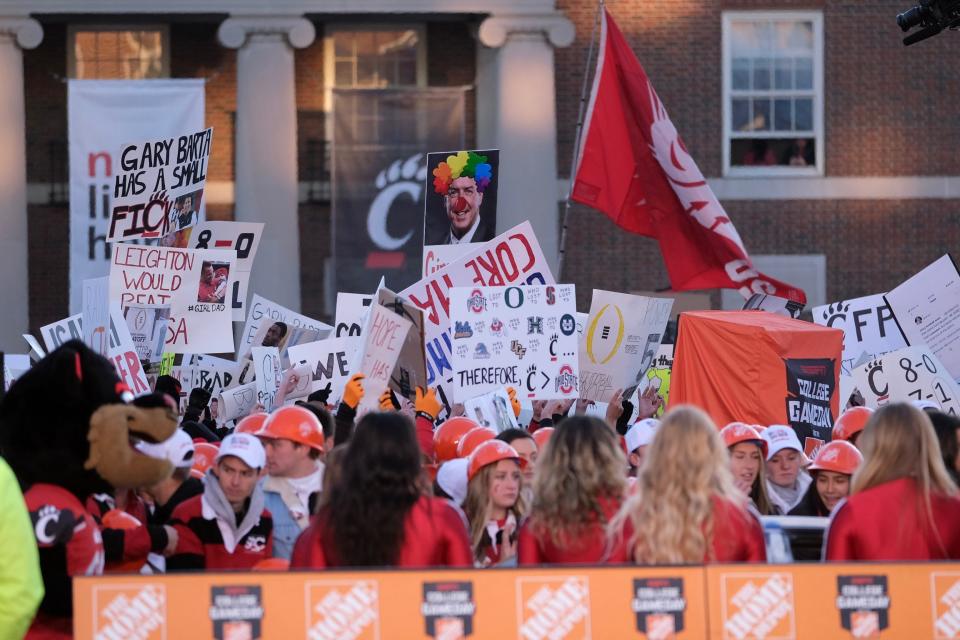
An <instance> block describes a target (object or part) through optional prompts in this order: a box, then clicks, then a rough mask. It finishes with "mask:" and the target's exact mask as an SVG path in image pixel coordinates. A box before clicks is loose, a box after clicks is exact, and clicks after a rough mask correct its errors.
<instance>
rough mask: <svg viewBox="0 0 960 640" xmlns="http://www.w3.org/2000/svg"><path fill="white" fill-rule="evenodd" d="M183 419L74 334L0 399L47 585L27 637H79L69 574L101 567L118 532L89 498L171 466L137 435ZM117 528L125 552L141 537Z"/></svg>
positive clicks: (157, 476) (6, 451)
mask: <svg viewBox="0 0 960 640" xmlns="http://www.w3.org/2000/svg"><path fill="white" fill-rule="evenodd" d="M176 428H177V418H176V414H175V413H174V411H173V407H172V406H171V403H170V402H168V401H167V400H166V399H164V398H163V397H161V396H159V395H148V396H143V397H141V398H138V399H137V400H136V401H134V400H133V394H132V393H131V392H130V390H129V389H128V388H127V387H126V385H125V384H123V383H122V382H121V381H120V380H119V378H118V377H117V374H116V371H115V370H114V368H113V365H111V364H110V362H109V361H108V360H107V359H105V358H103V357H101V356H99V355H98V354H96V353H95V352H93V351H92V350H90V349H89V348H88V347H87V346H86V345H84V344H83V343H82V342H79V341H76V340H72V341H70V342H67V343H65V344H64V345H63V346H61V347H60V348H58V349H57V350H55V351H53V352H51V353H50V354H49V355H48V356H47V357H46V358H44V359H43V360H41V361H40V362H38V363H37V364H36V365H35V366H34V367H33V368H31V369H30V370H29V371H28V372H27V373H25V374H24V375H23V376H21V377H20V378H19V379H18V380H17V381H16V382H15V383H14V384H13V386H11V387H10V390H9V391H8V392H7V394H6V396H5V397H4V398H3V402H2V403H0V453H2V455H3V457H4V458H5V459H6V461H7V462H8V463H9V464H10V467H11V468H12V469H13V471H14V473H15V474H16V476H17V480H18V481H19V482H20V486H21V488H22V489H23V493H24V498H25V499H26V502H27V508H28V510H29V511H30V517H31V520H32V521H33V526H34V533H35V535H36V538H37V545H38V547H39V549H40V567H41V570H42V572H43V582H44V588H45V590H46V595H45V596H44V599H43V602H42V603H41V604H40V610H39V611H38V612H37V617H36V619H35V620H34V623H33V626H32V627H31V629H30V632H28V634H27V638H59V637H72V633H73V629H72V614H73V604H72V588H71V578H72V576H77V575H81V576H82V575H96V574H99V573H101V572H102V571H103V566H104V561H105V559H108V557H109V555H110V554H109V550H108V551H107V552H106V554H105V549H104V538H105V537H109V535H108V534H111V533H115V532H114V531H113V530H108V531H102V530H101V527H100V526H99V524H98V521H99V516H100V515H101V514H97V513H91V512H90V511H89V510H88V509H87V508H86V507H85V506H84V505H85V504H88V505H89V504H91V503H90V502H89V501H88V499H89V498H90V497H91V496H95V495H98V494H99V495H104V494H106V495H113V494H114V493H115V492H116V491H118V490H127V489H136V488H138V487H143V486H147V485H151V484H155V483H157V482H159V481H161V480H163V479H164V478H165V477H167V476H169V475H170V474H171V473H172V471H173V469H172V467H171V465H170V463H169V462H166V461H164V460H158V459H155V458H150V457H148V456H146V455H143V454H141V453H139V452H138V451H137V450H136V449H135V447H134V445H135V444H136V443H137V442H138V441H146V442H161V441H163V440H166V439H167V438H169V437H170V436H171V435H172V434H173V433H174V431H175V430H176ZM143 535H144V536H147V534H146V532H144V534H143ZM113 537H114V539H119V544H120V546H121V549H122V552H125V551H126V549H125V547H126V546H128V543H130V542H132V540H133V538H134V536H128V537H129V538H130V540H128V541H127V542H126V543H125V542H124V541H123V539H122V537H120V538H118V536H116V535H114V536H113ZM146 540H147V542H146V543H145V544H146V545H150V541H149V536H147V537H146Z"/></svg>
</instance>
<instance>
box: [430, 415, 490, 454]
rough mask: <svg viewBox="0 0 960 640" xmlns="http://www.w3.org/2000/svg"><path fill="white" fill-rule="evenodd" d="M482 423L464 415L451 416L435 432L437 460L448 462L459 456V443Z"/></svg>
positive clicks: (434, 444) (434, 442) (434, 440)
mask: <svg viewBox="0 0 960 640" xmlns="http://www.w3.org/2000/svg"><path fill="white" fill-rule="evenodd" d="M479 426H480V425H479V424H477V423H476V422H474V421H473V420H471V419H470V418H464V417H463V416H457V417H455V418H450V419H449V420H447V421H446V422H444V423H443V424H441V425H440V426H439V427H438V428H437V430H436V431H434V432H433V446H434V450H435V451H436V455H437V462H446V461H447V460H453V459H454V458H456V457H457V445H459V444H460V440H461V439H462V438H463V436H465V435H467V433H469V432H470V431H472V430H473V429H476V428H477V427H479Z"/></svg>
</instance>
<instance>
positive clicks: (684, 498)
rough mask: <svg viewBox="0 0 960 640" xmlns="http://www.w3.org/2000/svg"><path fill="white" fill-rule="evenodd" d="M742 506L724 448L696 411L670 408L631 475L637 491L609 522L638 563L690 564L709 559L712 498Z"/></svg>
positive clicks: (713, 428)
mask: <svg viewBox="0 0 960 640" xmlns="http://www.w3.org/2000/svg"><path fill="white" fill-rule="evenodd" d="M714 497H719V498H722V499H726V500H729V501H731V502H733V503H735V504H738V505H741V506H743V505H745V504H746V496H744V495H743V494H742V493H741V492H740V491H739V490H738V489H737V488H736V487H735V486H734V483H733V474H732V473H731V472H730V459H729V457H728V453H727V448H726V446H725V445H724V443H723V440H722V439H721V438H720V435H719V433H718V430H717V427H716V425H714V424H713V421H712V420H711V419H710V417H709V416H708V415H707V414H705V413H704V412H703V411H701V410H700V409H697V408H696V407H693V406H690V405H680V406H677V407H674V408H673V409H671V410H670V411H669V412H667V414H666V416H665V417H664V419H663V422H662V423H661V425H660V428H659V429H658V430H657V434H656V436H654V439H653V443H652V444H651V445H650V448H649V449H648V450H647V455H646V456H645V459H644V464H643V467H642V468H641V470H640V474H639V476H638V477H637V490H636V492H635V493H634V495H633V496H631V497H630V498H629V499H628V500H627V501H626V502H625V503H624V505H623V508H621V510H620V512H619V513H618V514H617V516H616V517H615V518H614V519H613V521H612V522H611V524H610V527H609V531H610V534H611V535H613V536H617V535H620V532H622V530H623V525H624V524H625V523H626V520H627V519H629V520H630V521H631V523H632V525H633V531H634V534H633V537H632V539H630V540H628V541H627V542H628V548H630V549H632V551H633V559H634V560H635V561H636V562H637V563H638V564H693V563H701V562H703V560H704V558H707V559H712V558H713V545H712V541H713V498H714Z"/></svg>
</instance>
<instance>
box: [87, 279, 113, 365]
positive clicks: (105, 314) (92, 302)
mask: <svg viewBox="0 0 960 640" xmlns="http://www.w3.org/2000/svg"><path fill="white" fill-rule="evenodd" d="M109 280H110V279H109V277H107V276H104V277H102V278H88V279H86V280H84V281H83V287H82V289H83V294H82V297H83V307H82V309H83V311H82V312H81V321H80V326H81V327H83V341H84V343H86V345H87V346H88V347H90V348H91V349H93V350H94V351H96V352H97V353H99V354H100V355H102V356H106V355H107V351H108V349H109V345H108V338H107V332H108V331H109V330H110V282H109Z"/></svg>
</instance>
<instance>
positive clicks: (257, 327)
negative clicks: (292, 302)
mask: <svg viewBox="0 0 960 640" xmlns="http://www.w3.org/2000/svg"><path fill="white" fill-rule="evenodd" d="M332 330H333V327H331V326H330V325H328V324H327V323H325V322H320V321H319V320H314V319H313V318H308V317H307V316H305V315H303V314H301V313H297V312H296V311H294V310H292V309H288V308H286V307H284V306H283V305H281V304H278V303H276V302H272V301H270V300H267V299H266V298H264V297H262V296H259V295H257V294H253V300H251V301H250V313H249V314H247V321H246V322H245V323H244V325H243V331H242V332H241V334H240V340H239V342H238V345H237V356H238V357H237V362H239V363H240V364H241V370H242V369H246V368H247V367H246V364H245V361H246V360H248V359H249V355H250V347H254V346H256V347H277V348H278V349H279V350H280V361H281V364H282V365H283V366H284V368H287V367H289V365H290V360H289V357H288V355H287V349H288V348H289V347H291V346H293V345H295V344H304V343H307V342H313V341H315V340H321V339H323V338H326V337H327V336H328V335H329V334H330V332H331V331H332ZM251 375H252V372H251V371H248V372H247V375H246V376H243V375H242V376H241V377H242V378H243V379H242V380H241V384H245V383H246V382H249V381H250V380H252V379H253V378H252V377H250V376H251Z"/></svg>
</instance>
